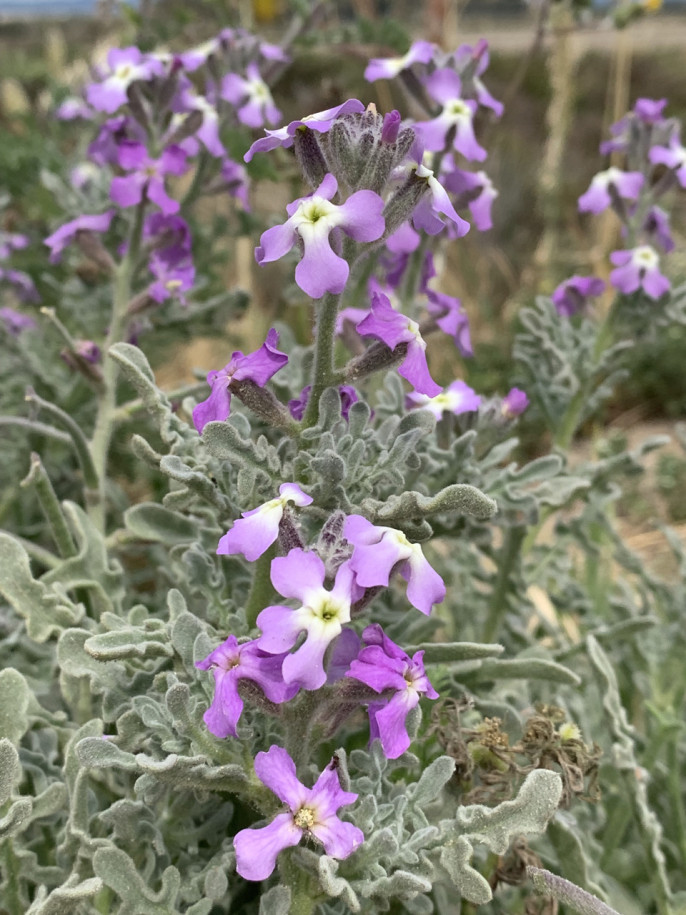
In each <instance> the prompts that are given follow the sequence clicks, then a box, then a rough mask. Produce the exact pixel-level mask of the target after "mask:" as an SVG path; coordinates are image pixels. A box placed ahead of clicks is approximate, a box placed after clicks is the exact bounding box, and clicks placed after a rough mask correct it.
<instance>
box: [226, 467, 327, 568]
mask: <svg viewBox="0 0 686 915" xmlns="http://www.w3.org/2000/svg"><path fill="white" fill-rule="evenodd" d="M289 502H292V503H293V504H294V505H298V506H300V507H302V506H303V505H310V504H311V503H312V496H308V495H307V493H305V492H303V491H302V489H301V488H300V487H299V486H298V484H297V483H282V484H281V486H280V487H279V495H278V496H277V497H276V498H275V499H270V500H269V502H265V503H264V505H258V507H257V508H253V509H251V510H250V511H247V512H241V515H242V517H241V518H238V519H237V520H236V521H234V523H233V527H232V528H231V529H230V530H229V531H228V533H226V534H224V536H223V537H222V538H221V540H220V541H219V544H218V545H217V555H218V556H233V555H235V554H236V553H242V554H243V555H244V556H245V558H246V559H247V560H248V562H254V561H255V560H256V559H259V557H260V556H261V555H262V554H263V553H264V552H266V551H267V550H268V549H269V547H270V546H271V545H272V543H274V541H275V540H276V539H277V537H278V536H279V524H280V523H281V519H282V518H283V512H284V509H285V507H286V505H287V504H288V503H289Z"/></svg>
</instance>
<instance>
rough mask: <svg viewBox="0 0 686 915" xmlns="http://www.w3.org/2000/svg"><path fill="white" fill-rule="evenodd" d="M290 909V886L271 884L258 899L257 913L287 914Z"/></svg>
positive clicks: (263, 914)
mask: <svg viewBox="0 0 686 915" xmlns="http://www.w3.org/2000/svg"><path fill="white" fill-rule="evenodd" d="M290 910H291V888H290V887H289V886H283V884H279V886H273V887H272V888H271V889H270V890H267V892H266V893H265V894H264V896H262V898H261V899H260V911H259V915H288V913H289V912H290Z"/></svg>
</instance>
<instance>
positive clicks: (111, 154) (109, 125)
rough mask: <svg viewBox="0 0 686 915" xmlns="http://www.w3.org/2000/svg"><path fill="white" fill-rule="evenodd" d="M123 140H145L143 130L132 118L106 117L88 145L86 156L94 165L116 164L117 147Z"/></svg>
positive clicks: (123, 116) (136, 141)
mask: <svg viewBox="0 0 686 915" xmlns="http://www.w3.org/2000/svg"><path fill="white" fill-rule="evenodd" d="M125 141H131V142H135V143H144V142H145V131H144V130H143V128H142V127H141V125H140V124H139V123H138V121H135V120H134V119H133V118H130V117H127V116H126V115H120V116H119V117H116V118H108V120H106V121H105V123H104V124H102V125H101V126H100V129H99V130H98V133H97V136H96V137H95V139H94V140H93V142H92V143H91V144H90V146H89V147H88V158H89V159H90V160H91V161H92V162H94V163H95V164H96V165H118V164H119V147H120V146H121V144H122V143H124V142H125Z"/></svg>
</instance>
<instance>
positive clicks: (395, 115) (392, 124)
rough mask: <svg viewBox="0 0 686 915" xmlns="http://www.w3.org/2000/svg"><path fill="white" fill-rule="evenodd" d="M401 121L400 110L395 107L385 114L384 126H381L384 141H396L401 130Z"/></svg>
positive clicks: (382, 140)
mask: <svg viewBox="0 0 686 915" xmlns="http://www.w3.org/2000/svg"><path fill="white" fill-rule="evenodd" d="M400 121H401V118H400V112H399V111H396V110H395V109H394V110H393V111H389V112H388V114H385V115H384V119H383V127H382V128H381V142H382V143H395V141H396V140H397V139H398V132H399V131H400Z"/></svg>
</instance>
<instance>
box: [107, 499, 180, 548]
mask: <svg viewBox="0 0 686 915" xmlns="http://www.w3.org/2000/svg"><path fill="white" fill-rule="evenodd" d="M124 523H125V524H126V527H127V528H128V529H129V530H130V531H131V532H132V533H134V534H135V535H136V536H137V537H140V538H141V540H151V541H154V542H156V543H164V544H166V545H167V546H174V544H176V543H190V542H192V541H193V540H197V538H198V528H197V525H196V524H195V523H194V522H193V521H191V519H190V518H186V517H185V516H184V515H180V514H179V513H178V512H174V511H171V510H170V509H169V508H165V507H164V506H163V505H158V504H157V503H155V502H141V503H140V504H138V505H134V506H133V507H132V508H129V509H128V510H127V511H125V512H124Z"/></svg>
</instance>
